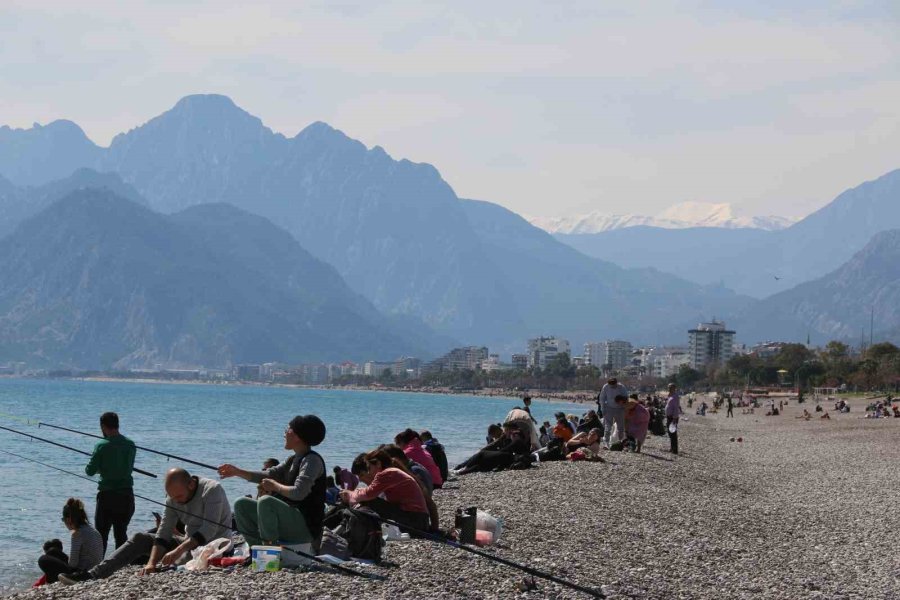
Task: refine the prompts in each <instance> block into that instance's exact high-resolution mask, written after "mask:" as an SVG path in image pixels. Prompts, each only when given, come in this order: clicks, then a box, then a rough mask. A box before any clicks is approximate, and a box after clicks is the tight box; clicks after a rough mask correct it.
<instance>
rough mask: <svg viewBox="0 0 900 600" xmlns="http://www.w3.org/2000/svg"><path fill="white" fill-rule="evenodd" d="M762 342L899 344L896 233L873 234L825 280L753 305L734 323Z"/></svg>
mask: <svg viewBox="0 0 900 600" xmlns="http://www.w3.org/2000/svg"><path fill="white" fill-rule="evenodd" d="M733 323H734V325H735V326H736V327H737V328H744V329H745V330H746V329H747V328H751V327H752V328H753V330H754V331H756V332H758V335H760V336H762V338H763V339H773V340H774V339H790V340H802V339H805V338H806V337H807V336H809V337H810V339H811V340H812V341H813V343H818V344H821V343H825V342H827V341H829V340H835V339H837V340H854V341H855V340H858V339H860V336H861V335H863V336H864V337H865V339H866V340H868V337H869V335H872V334H873V332H872V331H871V330H870V327H871V328H873V329H874V337H875V338H877V339H878V340H882V339H888V340H893V341H897V340H900V230H898V229H893V230H889V231H883V232H881V233H878V234H876V235H875V236H874V237H873V238H872V239H871V241H869V243H868V244H866V246H865V247H864V248H863V249H862V250H860V251H858V252H857V253H856V254H854V255H853V257H851V259H850V260H849V261H847V262H846V263H844V264H843V265H841V266H840V267H838V268H837V269H835V270H834V271H832V272H830V273H828V274H826V275H825V276H823V277H819V278H817V279H814V280H813V281H808V282H806V283H803V284H800V285H798V286H796V287H794V288H792V289H790V290H787V291H784V292H781V293H778V294H775V295H773V296H770V297H769V298H766V299H765V300H762V301H760V302H755V303H753V304H752V305H750V306H749V307H748V309H747V310H746V311H745V312H744V313H742V314H741V315H740V316H739V317H738V318H737V319H736V320H735V321H733Z"/></svg>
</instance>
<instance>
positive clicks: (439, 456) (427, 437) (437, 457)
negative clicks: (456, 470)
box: [419, 429, 450, 481]
mask: <svg viewBox="0 0 900 600" xmlns="http://www.w3.org/2000/svg"><path fill="white" fill-rule="evenodd" d="M419 438H421V440H422V444H423V445H424V446H425V450H427V451H428V454H430V455H431V458H433V459H434V462H435V464H436V465H437V466H438V469H439V470H440V472H441V478H443V480H444V481H447V475H449V474H450V463H449V462H448V461H447V452H446V450H444V445H443V444H442V443H440V442H439V441H438V440H437V438H436V437H434V436H433V435H431V432H430V431H428V430H427V429H425V430H424V431H420V432H419Z"/></svg>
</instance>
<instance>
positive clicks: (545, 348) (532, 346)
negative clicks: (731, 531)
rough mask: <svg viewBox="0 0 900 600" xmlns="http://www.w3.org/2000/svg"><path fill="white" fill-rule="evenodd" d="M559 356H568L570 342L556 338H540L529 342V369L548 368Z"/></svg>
mask: <svg viewBox="0 0 900 600" xmlns="http://www.w3.org/2000/svg"><path fill="white" fill-rule="evenodd" d="M557 354H568V355H569V356H571V355H572V354H571V352H570V350H569V340H563V339H560V338H556V337H539V338H533V339H530V340H528V368H529V369H531V368H534V367H539V368H541V369H545V368H547V364H548V363H549V362H550V361H552V360H553V359H554V358H556V355H557Z"/></svg>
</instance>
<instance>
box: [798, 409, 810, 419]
mask: <svg viewBox="0 0 900 600" xmlns="http://www.w3.org/2000/svg"><path fill="white" fill-rule="evenodd" d="M794 418H795V419H803V420H805V421H809V420H810V419H812V415H811V414H809V411H808V410H806V409H805V408H804V409H803V414H802V415H797V416H796V417H794Z"/></svg>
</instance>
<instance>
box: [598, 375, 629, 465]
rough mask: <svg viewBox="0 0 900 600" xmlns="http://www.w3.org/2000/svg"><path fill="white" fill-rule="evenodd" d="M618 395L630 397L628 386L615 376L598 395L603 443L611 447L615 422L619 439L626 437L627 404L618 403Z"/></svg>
mask: <svg viewBox="0 0 900 600" xmlns="http://www.w3.org/2000/svg"><path fill="white" fill-rule="evenodd" d="M618 396H625V398H626V399H627V398H628V388H626V387H625V386H624V385H622V384H621V383H619V381H618V380H617V379H616V378H615V377H610V378H609V380H607V382H606V384H604V386H603V389H601V390H600V395H599V396H597V406H598V408H599V409H600V414H601V415H602V416H603V444H604V445H605V446H606V447H607V448H609V438H610V436H611V435H612V425H613V422H615V424H616V437H618V438H619V440H618V441H622V440H624V439H625V406H624V404H618V403H616V398H617V397H618Z"/></svg>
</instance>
